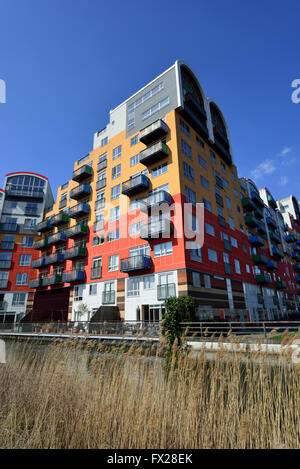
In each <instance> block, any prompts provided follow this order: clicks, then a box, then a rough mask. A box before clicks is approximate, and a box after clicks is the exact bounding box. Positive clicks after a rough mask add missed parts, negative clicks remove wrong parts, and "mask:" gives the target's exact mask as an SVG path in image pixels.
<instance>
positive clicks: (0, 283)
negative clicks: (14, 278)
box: [0, 278, 8, 290]
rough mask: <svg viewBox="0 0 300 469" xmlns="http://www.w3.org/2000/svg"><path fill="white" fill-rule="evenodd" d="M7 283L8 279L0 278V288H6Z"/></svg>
mask: <svg viewBox="0 0 300 469" xmlns="http://www.w3.org/2000/svg"><path fill="white" fill-rule="evenodd" d="M7 284H8V279H3V278H2V279H0V289H1V290H2V289H5V288H7Z"/></svg>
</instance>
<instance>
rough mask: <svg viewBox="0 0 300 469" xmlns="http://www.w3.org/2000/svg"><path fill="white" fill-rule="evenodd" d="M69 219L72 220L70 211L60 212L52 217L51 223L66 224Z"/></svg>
mask: <svg viewBox="0 0 300 469" xmlns="http://www.w3.org/2000/svg"><path fill="white" fill-rule="evenodd" d="M69 220H70V217H69V214H68V213H66V212H60V213H58V214H57V215H54V216H53V217H52V218H51V225H52V226H60V225H64V224H65V223H68V221H69Z"/></svg>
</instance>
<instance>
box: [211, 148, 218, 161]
mask: <svg viewBox="0 0 300 469" xmlns="http://www.w3.org/2000/svg"><path fill="white" fill-rule="evenodd" d="M210 157H211V161H212V162H213V163H216V162H217V160H216V155H215V154H214V153H213V152H212V151H211V152H210Z"/></svg>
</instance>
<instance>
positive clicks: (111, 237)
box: [106, 230, 120, 243]
mask: <svg viewBox="0 0 300 469" xmlns="http://www.w3.org/2000/svg"><path fill="white" fill-rule="evenodd" d="M118 239H120V230H114V231H110V232H109V233H107V238H106V240H107V242H108V243H111V242H112V241H117V240H118Z"/></svg>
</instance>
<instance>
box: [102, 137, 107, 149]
mask: <svg viewBox="0 0 300 469" xmlns="http://www.w3.org/2000/svg"><path fill="white" fill-rule="evenodd" d="M107 142H108V138H107V137H104V138H102V140H101V147H104V146H105V145H107Z"/></svg>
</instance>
